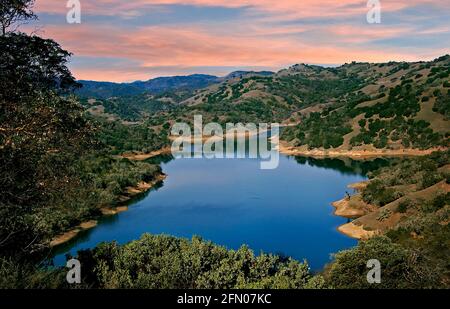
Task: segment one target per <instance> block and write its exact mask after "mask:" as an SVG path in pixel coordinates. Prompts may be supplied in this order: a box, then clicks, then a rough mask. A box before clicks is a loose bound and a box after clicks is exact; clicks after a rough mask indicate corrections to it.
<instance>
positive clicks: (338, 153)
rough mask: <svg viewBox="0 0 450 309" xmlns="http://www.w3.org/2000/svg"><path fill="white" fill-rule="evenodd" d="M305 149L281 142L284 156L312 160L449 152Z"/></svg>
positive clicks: (429, 150)
mask: <svg viewBox="0 0 450 309" xmlns="http://www.w3.org/2000/svg"><path fill="white" fill-rule="evenodd" d="M303 148H305V147H294V146H290V145H289V144H288V143H287V142H285V141H280V145H279V151H280V153H282V154H285V155H289V156H304V157H312V158H339V157H345V158H350V159H367V158H380V157H403V156H404V157H411V156H426V155H430V154H431V153H433V152H435V151H443V150H447V148H431V149H426V150H420V149H399V150H389V149H380V150H321V149H312V150H307V149H303Z"/></svg>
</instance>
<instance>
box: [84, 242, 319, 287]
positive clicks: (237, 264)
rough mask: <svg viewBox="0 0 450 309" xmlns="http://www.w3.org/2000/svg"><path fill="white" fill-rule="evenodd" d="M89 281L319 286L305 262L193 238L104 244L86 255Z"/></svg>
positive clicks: (101, 283) (134, 284) (146, 284)
mask: <svg viewBox="0 0 450 309" xmlns="http://www.w3.org/2000/svg"><path fill="white" fill-rule="evenodd" d="M79 259H80V261H81V263H82V265H84V276H85V280H84V281H85V282H88V283H89V284H90V285H91V286H92V287H94V288H151V289H176V288H178V289H196V288H200V289H202V288H205V289H233V288H258V289H269V288H283V289H298V288H307V287H310V288H313V287H314V288H319V287H322V286H323V284H324V282H323V279H321V278H315V279H312V278H313V277H312V276H311V274H310V273H309V267H308V265H307V264H306V263H299V262H297V261H294V260H292V259H290V258H284V257H280V256H275V255H267V254H261V255H259V256H255V255H254V253H253V251H251V250H250V249H249V248H247V247H246V246H243V247H241V248H240V249H239V250H236V251H235V250H227V249H225V248H224V247H220V246H217V245H214V244H212V243H211V242H206V241H203V240H202V239H200V238H198V237H194V238H193V239H192V240H191V241H189V240H187V239H179V238H174V237H169V236H153V235H148V234H146V235H143V236H142V238H141V239H140V240H136V241H133V242H131V243H128V244H126V245H123V246H119V245H117V244H116V243H104V244H101V245H100V246H98V247H97V248H95V249H93V250H87V251H81V252H80V253H79Z"/></svg>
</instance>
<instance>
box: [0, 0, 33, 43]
mask: <svg viewBox="0 0 450 309" xmlns="http://www.w3.org/2000/svg"><path fill="white" fill-rule="evenodd" d="M34 1H35V0H2V1H1V2H0V25H1V28H2V33H1V34H2V35H6V33H8V32H14V31H15V30H17V27H18V26H20V24H22V23H24V22H26V21H28V20H34V19H37V16H36V15H35V14H34V13H33V11H32V10H31V8H32V7H33V5H34ZM11 27H13V28H12V29H11Z"/></svg>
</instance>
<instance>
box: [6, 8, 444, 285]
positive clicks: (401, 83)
mask: <svg viewBox="0 0 450 309" xmlns="http://www.w3.org/2000/svg"><path fill="white" fill-rule="evenodd" d="M33 3H34V1H32V0H20V1H17V0H6V1H3V2H2V8H3V7H6V8H7V9H5V10H3V9H2V10H0V14H1V15H0V21H1V22H2V26H3V28H2V30H3V31H2V33H1V35H0V69H1V70H0V189H1V195H2V197H1V199H0V288H68V287H71V286H68V285H67V283H66V281H65V275H66V270H65V269H63V268H57V267H53V266H52V265H51V263H50V261H49V259H48V257H49V253H50V252H51V251H50V250H51V249H50V241H51V240H52V238H53V237H54V236H55V235H58V234H60V233H61V232H64V231H67V230H69V229H70V228H71V227H74V226H76V225H78V224H80V223H82V222H84V221H86V220H89V219H91V218H96V217H98V216H101V215H102V214H101V209H102V207H105V206H111V205H114V204H116V203H117V201H118V199H119V198H120V196H121V195H123V194H124V191H126V189H127V188H129V187H133V186H136V185H138V184H139V183H141V182H147V183H148V182H151V181H154V180H156V179H157V178H158V176H161V174H162V171H161V168H160V166H159V165H158V164H156V163H151V162H145V161H142V162H141V161H131V160H129V159H127V158H124V157H123V156H122V154H124V153H126V152H132V151H135V152H142V153H148V152H151V151H154V150H158V149H161V148H163V147H166V146H167V145H168V144H169V136H168V135H169V133H168V132H169V131H170V127H171V124H172V123H173V122H174V121H179V120H189V119H190V120H192V117H191V116H192V115H194V114H196V113H201V114H204V115H205V116H204V118H205V119H206V120H214V121H217V122H219V123H225V122H246V121H248V122H259V121H264V122H272V121H280V122H282V121H290V122H292V123H294V124H295V126H292V127H291V128H289V129H287V130H286V131H285V133H284V138H285V139H286V140H289V141H291V142H292V143H294V144H296V145H308V146H309V147H312V148H320V147H323V148H336V147H339V146H341V145H342V144H344V142H345V140H346V138H347V139H349V136H348V135H349V134H352V132H353V133H355V131H354V127H355V126H356V125H355V123H353V121H354V120H355V119H356V118H360V119H359V120H358V121H357V123H356V124H357V128H358V132H356V133H355V134H353V136H352V137H351V140H350V145H351V146H358V145H363V144H373V145H374V146H375V147H377V148H385V147H391V146H392V145H393V144H395V143H397V142H398V143H400V144H401V145H403V146H404V147H415V148H420V149H426V148H430V147H436V146H443V147H444V146H448V137H449V132H448V127H444V128H440V129H439V128H438V127H432V125H433V123H434V120H433V119H429V121H427V120H424V119H419V118H420V117H419V118H418V115H419V113H420V111H421V109H422V108H423V107H424V106H426V105H427V104H432V105H431V107H430V110H432V111H433V113H434V114H437V115H440V116H442V117H443V118H444V119H446V120H448V116H449V115H448V111H449V108H448V104H449V83H448V76H449V72H450V71H449V61H450V57H449V56H445V57H442V58H439V59H437V60H435V61H433V62H431V63H423V64H414V65H408V64H399V63H390V64H384V65H368V64H349V65H346V66H343V67H342V68H337V69H324V68H321V67H316V66H305V65H300V66H294V67H292V68H291V69H289V70H285V71H281V72H279V73H278V74H276V75H274V76H272V75H270V76H250V77H248V76H238V77H237V78H235V79H232V80H230V81H226V82H224V83H223V84H220V85H213V86H210V87H207V88H205V89H202V90H198V91H196V92H195V93H194V95H193V96H192V97H188V96H187V95H186V94H185V93H184V92H177V91H173V92H169V93H163V94H157V95H150V96H149V94H148V93H146V94H139V93H132V95H130V93H127V96H124V97H120V98H102V99H98V100H97V101H92V100H89V98H84V99H79V98H78V97H77V96H76V95H75V94H74V93H75V91H76V90H77V89H79V87H80V84H79V83H77V81H76V80H75V79H74V77H73V76H72V74H71V72H70V70H69V69H68V67H67V63H68V61H69V59H70V56H71V54H70V53H69V52H68V51H65V50H63V49H62V48H61V46H60V45H59V44H58V43H57V42H55V41H53V40H51V39H43V38H41V37H39V36H36V35H34V34H33V35H29V34H26V33H22V32H20V31H18V30H17V25H18V24H20V23H21V22H24V21H27V20H30V19H34V18H36V16H35V15H34V13H33V11H32V10H31V9H32V4H33ZM374 66H375V67H377V68H378V69H379V70H382V71H383V72H385V71H386V72H385V73H379V72H378V71H377V69H374ZM372 69H373V70H375V71H373V70H372ZM424 71H426V72H429V73H427V74H426V75H425V74H424ZM367 72H369V73H367ZM399 72H400V73H401V74H402V77H401V78H398V80H395V81H394V80H392V79H394V78H396V77H392V75H395V74H397V73H399ZM379 74H381V76H379ZM383 74H384V75H383ZM370 76H375V77H373V78H371V77H370ZM386 76H387V77H388V79H389V81H391V82H392V83H393V84H392V85H391V86H389V87H387V86H384V87H381V86H380V85H378V86H377V87H375V88H376V92H377V95H376V96H374V95H373V94H371V91H368V90H367V89H365V87H369V86H373V83H375V84H376V81H377V80H379V79H380V78H382V77H386ZM394 84H395V85H394ZM369 88H370V89H372V88H374V87H369ZM361 89H365V90H367V91H365V90H361ZM131 101H132V102H134V103H133V104H128V103H129V102H131ZM317 104H322V105H323V106H322V107H321V108H320V109H319V110H317V111H313V112H310V113H302V112H301V111H303V110H304V109H307V108H310V107H316V105H317ZM94 106H103V108H104V112H103V113H97V114H96V113H94V112H93V110H92V107H94ZM97 110H98V109H97ZM108 114H110V115H113V116H115V117H117V118H114V119H110V118H108V117H107V115H108ZM434 114H433V115H434ZM105 115H106V116H105ZM300 120H301V122H298V123H297V121H300ZM130 121H133V123H129V122H130ZM446 130H447V132H445V131H446ZM449 164H450V162H449V153H448V152H441V153H434V154H432V155H430V156H427V157H424V158H418V159H407V160H403V161H402V162H401V163H398V164H397V165H391V166H389V167H385V168H381V169H380V170H378V171H376V172H374V173H373V174H371V175H370V177H371V180H370V182H369V184H368V185H367V187H366V188H364V189H363V190H362V192H361V193H360V194H361V196H362V199H363V200H364V202H365V203H368V204H373V205H374V206H376V207H378V208H379V209H378V210H377V211H378V212H377V214H376V216H377V218H378V219H377V220H375V221H376V222H378V223H380V224H381V223H383V222H388V221H389V220H388V219H389V218H390V217H391V216H392V215H394V214H402V215H401V217H402V218H404V219H402V220H400V221H398V222H396V223H395V224H392V225H383V227H384V230H383V233H382V235H377V236H375V237H372V238H370V239H368V240H364V241H360V242H359V244H358V245H357V246H356V247H355V248H352V249H349V250H345V251H343V252H339V253H336V255H335V259H334V261H333V262H332V263H331V264H330V265H328V266H327V267H326V268H325V269H324V270H323V272H321V273H319V274H313V273H311V272H310V270H309V267H308V264H307V262H306V261H304V262H298V261H295V260H292V259H291V258H288V257H283V256H278V255H270V254H260V255H255V254H254V253H253V252H252V251H251V250H250V249H249V248H247V247H246V246H243V247H242V248H240V249H239V250H228V249H226V248H224V247H221V246H217V245H215V244H212V243H210V242H207V241H204V240H202V239H200V238H198V237H194V238H193V239H192V240H187V239H178V238H173V237H168V236H153V235H143V236H142V238H141V239H139V240H136V241H133V242H131V243H129V244H125V245H118V244H116V243H104V244H101V245H99V246H98V247H97V248H93V249H91V250H87V251H82V252H80V253H79V256H78V258H79V259H80V261H81V262H82V263H83V265H84V271H83V284H82V287H84V288H294V289H302V288H367V287H370V286H369V285H368V283H367V280H366V262H367V260H369V259H370V258H372V257H373V256H377V257H379V259H380V261H381V262H382V263H383V265H387V268H386V270H385V272H384V275H383V276H384V277H383V278H384V280H383V283H382V284H381V285H380V286H378V287H380V288H418V287H420V288H429V287H438V288H440V287H447V288H448V287H449V284H450V280H449V264H448V256H449V253H448V249H449V248H450V245H449V243H448V242H449V240H450V234H449V224H448V223H449V220H448V215H449V203H450V202H449V194H448V193H446V192H441V193H439V194H435V195H433V196H432V198H426V196H419V197H417V195H411V194H412V193H411V192H413V193H414V192H421V191H423V190H427V189H429V188H432V187H434V186H437V185H448V184H449V181H450V176H449V170H448V166H449ZM413 197H414V198H413ZM395 201H399V203H398V205H395V207H396V208H395V210H394V211H393V210H391V208H383V207H388V206H389V207H391V206H392V203H393V202H395ZM371 222H372V221H365V219H364V217H362V218H359V219H357V220H355V224H360V225H362V226H364V227H365V228H366V229H367V230H370V228H371V227H370V223H371ZM376 222H375V223H376ZM389 222H391V221H389ZM372 223H373V222H372ZM436 270H438V271H436Z"/></svg>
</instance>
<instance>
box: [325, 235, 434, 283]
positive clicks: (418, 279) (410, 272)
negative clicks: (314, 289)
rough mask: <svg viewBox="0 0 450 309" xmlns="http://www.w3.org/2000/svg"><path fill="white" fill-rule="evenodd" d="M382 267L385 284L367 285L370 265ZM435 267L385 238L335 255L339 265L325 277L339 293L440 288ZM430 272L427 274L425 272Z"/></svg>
mask: <svg viewBox="0 0 450 309" xmlns="http://www.w3.org/2000/svg"><path fill="white" fill-rule="evenodd" d="M371 259H377V260H378V261H380V263H381V269H382V274H381V283H380V284H375V285H374V284H369V283H368V282H367V273H368V271H369V269H368V268H367V262H368V261H369V260H371ZM430 268H431V266H428V264H427V263H426V262H423V259H422V258H421V255H420V253H416V252H412V251H410V250H408V249H405V248H403V247H402V246H401V245H399V244H395V243H393V242H392V241H391V240H390V239H389V238H387V237H385V236H380V237H373V238H371V239H369V240H367V241H361V242H359V244H358V246H357V247H355V248H352V249H349V250H345V251H341V252H339V253H337V254H336V255H335V262H334V263H333V264H332V265H331V268H330V270H329V271H328V273H327V274H326V275H325V278H326V283H327V285H328V286H330V287H332V288H336V289H366V288H380V289H402V288H427V287H435V286H440V285H441V283H440V282H439V280H438V279H437V274H435V273H434V272H433V271H432V269H430ZM425 269H426V270H425Z"/></svg>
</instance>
